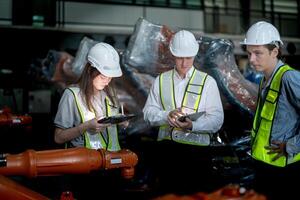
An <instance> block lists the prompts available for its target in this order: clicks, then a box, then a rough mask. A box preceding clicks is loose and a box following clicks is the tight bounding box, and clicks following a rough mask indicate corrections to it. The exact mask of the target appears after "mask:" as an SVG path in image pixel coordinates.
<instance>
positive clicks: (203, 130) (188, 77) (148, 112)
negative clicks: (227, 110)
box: [143, 30, 224, 192]
mask: <svg viewBox="0 0 300 200" xmlns="http://www.w3.org/2000/svg"><path fill="white" fill-rule="evenodd" d="M169 49H170V52H171V54H172V55H173V56H174V60H175V66H174V69H172V70H169V71H167V72H164V73H162V74H160V75H159V76H158V77H157V78H156V79H155V82H154V84H153V85H152V87H151V90H150V93H149V96H148V98H147V101H146V104H145V106H144V109H143V112H144V119H145V121H147V122H149V123H150V124H151V125H152V126H159V132H158V137H157V140H158V141H159V144H158V146H160V147H162V148H163V150H161V151H160V152H161V153H164V154H162V155H166V156H162V157H163V158H162V159H161V160H164V161H165V162H166V164H165V165H164V164H161V163H160V164H159V165H160V166H159V169H162V167H164V168H163V169H165V170H162V176H163V177H165V176H166V177H165V178H162V179H163V180H165V181H167V182H166V183H165V184H162V185H164V186H166V187H170V188H172V189H173V190H174V191H175V190H176V191H178V192H179V190H181V191H184V190H185V189H187V190H191V191H192V190H193V189H195V187H197V188H201V187H200V184H201V183H203V184H206V179H205V177H208V176H207V173H208V171H209V170H208V169H207V170H203V169H204V168H206V167H207V166H209V162H210V160H211V159H210V158H209V155H207V152H202V151H204V149H203V148H201V147H200V148H199V146H207V145H209V144H210V142H211V141H210V138H211V136H213V135H214V134H216V132H217V131H218V130H219V129H220V128H221V126H222V124H223V119H224V114H223V107H222V102H221V98H220V93H219V89H218V86H217V83H216V81H215V80H214V78H213V77H211V76H209V75H208V74H206V73H204V72H201V71H199V70H198V69H196V68H195V67H194V66H193V64H194V59H195V56H196V55H197V53H198V50H199V44H198V42H197V40H196V38H195V36H194V35H193V33H191V32H189V31H186V30H181V31H178V32H177V33H176V34H175V35H174V36H173V38H172V40H171V42H170V46H169ZM188 114H195V115H194V117H191V118H189V117H183V116H185V115H188ZM180 117H183V118H180ZM191 150H192V151H191ZM179 157H184V159H185V160H188V161H187V162H189V163H190V164H186V162H184V161H183V162H180V163H179V162H178V158H179ZM189 158H190V159H189ZM200 163H201V164H200ZM199 169H202V170H199ZM200 171H201V172H204V171H205V175H204V176H202V175H203V173H201V172H200ZM186 173H189V175H190V176H188V175H186ZM168 175H170V176H169V177H168ZM174 176H175V177H176V181H174V178H172V177H174ZM200 177H201V178H200ZM191 178H193V179H194V181H196V182H197V183H198V184H196V185H195V184H189V183H194V182H193V181H191ZM187 179H189V180H187ZM199 180H201V181H200V182H201V183H200V182H199ZM175 188H176V189H175ZM177 189H178V190H177Z"/></svg>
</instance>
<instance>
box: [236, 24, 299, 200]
mask: <svg viewBox="0 0 300 200" xmlns="http://www.w3.org/2000/svg"><path fill="white" fill-rule="evenodd" d="M241 44H242V45H246V49H247V53H248V59H249V62H250V64H251V65H252V66H253V67H254V68H255V69H256V70H257V71H259V72H262V73H263V74H264V78H263V79H262V80H261V83H260V88H259V95H258V102H257V109H256V113H255V117H254V122H253V129H252V133H251V138H252V140H251V141H252V143H251V145H252V151H251V156H252V157H253V158H254V160H255V162H256V164H257V165H256V169H257V173H256V174H257V176H256V183H257V184H256V186H257V189H258V190H261V192H268V195H270V198H274V199H293V198H288V196H289V194H291V193H293V192H294V191H296V190H297V189H296V188H295V187H293V186H292V185H291V184H288V183H290V182H293V181H291V180H292V179H295V181H299V180H300V176H299V171H300V162H299V160H300V73H299V72H298V71H296V70H294V69H293V68H291V67H290V66H288V65H287V64H285V63H283V61H282V60H281V59H280V57H281V46H282V45H283V42H282V40H281V38H280V35H279V32H278V30H277V29H276V28H275V27H274V26H273V25H272V24H270V23H268V22H265V21H259V22H257V23H255V24H253V25H252V26H251V27H250V28H249V30H248V32H247V34H246V38H245V39H244V41H243V42H241ZM296 177H297V178H296ZM296 185H297V184H295V186H296ZM267 188H270V190H267V191H265V190H266V189H267ZM284 189H286V190H284ZM292 190H294V191H292Z"/></svg>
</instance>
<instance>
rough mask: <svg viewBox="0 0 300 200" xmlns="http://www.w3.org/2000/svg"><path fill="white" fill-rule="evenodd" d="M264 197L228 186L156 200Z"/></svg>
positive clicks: (259, 199)
mask: <svg viewBox="0 0 300 200" xmlns="http://www.w3.org/2000/svg"><path fill="white" fill-rule="evenodd" d="M266 199H267V198H266V197H265V196H264V195H261V194H258V193H256V192H255V191H253V190H246V189H245V188H241V187H239V186H238V185H227V186H225V187H223V188H221V189H218V190H216V191H215V192H212V193H210V194H206V193H204V192H199V193H196V194H192V195H189V196H187V195H185V196H178V195H174V194H167V195H164V196H161V197H158V198H155V199H154V200H266Z"/></svg>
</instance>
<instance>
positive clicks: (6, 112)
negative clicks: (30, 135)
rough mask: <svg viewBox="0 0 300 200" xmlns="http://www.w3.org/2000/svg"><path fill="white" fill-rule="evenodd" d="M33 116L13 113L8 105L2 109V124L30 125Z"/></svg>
mask: <svg viewBox="0 0 300 200" xmlns="http://www.w3.org/2000/svg"><path fill="white" fill-rule="evenodd" d="M31 123H32V117H31V116H29V115H13V114H12V113H11V110H10V109H9V108H7V107H5V108H3V109H2V110H0V126H15V125H29V124H31Z"/></svg>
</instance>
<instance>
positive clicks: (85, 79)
mask: <svg viewBox="0 0 300 200" xmlns="http://www.w3.org/2000/svg"><path fill="white" fill-rule="evenodd" d="M87 61H88V62H87V64H86V66H85V68H84V70H83V72H82V74H81V76H80V78H79V81H78V83H77V84H76V85H75V86H74V87H69V88H67V89H66V90H65V91H64V93H63V95H62V97H61V100H60V103H59V106H58V111H57V113H56V117H55V120H54V124H55V126H56V128H55V137H54V139H55V142H56V143H58V144H63V143H65V144H67V147H78V146H84V147H87V148H91V149H106V150H109V151H118V150H120V145H119V141H118V132H117V127H116V125H112V124H103V123H98V120H99V119H101V118H103V117H107V116H113V115H116V114H117V113H118V111H119V103H118V100H117V96H116V93H115V91H114V90H113V88H112V87H111V86H110V85H109V83H110V82H111V80H112V78H114V77H120V76H122V71H121V68H120V63H119V55H118V53H117V51H116V50H115V49H114V48H113V47H112V46H111V45H109V44H106V43H98V44H96V45H95V46H93V47H92V48H91V49H90V51H89V53H88V56H87Z"/></svg>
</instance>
